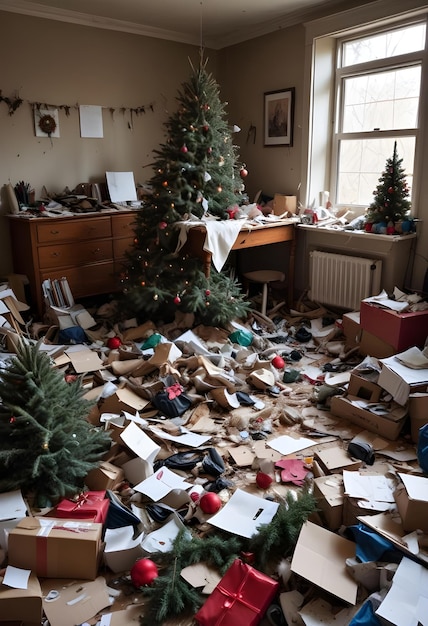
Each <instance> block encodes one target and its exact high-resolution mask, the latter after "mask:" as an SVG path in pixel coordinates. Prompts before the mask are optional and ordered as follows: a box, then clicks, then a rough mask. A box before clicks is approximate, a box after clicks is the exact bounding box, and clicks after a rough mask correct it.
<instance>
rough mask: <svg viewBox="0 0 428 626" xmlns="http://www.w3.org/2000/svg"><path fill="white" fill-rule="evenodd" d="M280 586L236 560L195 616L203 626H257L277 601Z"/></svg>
mask: <svg viewBox="0 0 428 626" xmlns="http://www.w3.org/2000/svg"><path fill="white" fill-rule="evenodd" d="M278 587H279V584H278V582H277V581H275V580H273V578H270V577H269V576H267V575H266V574H263V573H262V572H259V571H258V570H256V569H255V568H254V567H251V565H247V564H246V563H244V562H243V561H241V560H240V559H236V560H235V561H234V562H233V563H232V565H231V566H230V567H229V569H228V570H227V572H226V573H225V575H224V576H223V578H222V579H221V581H220V582H219V583H218V585H217V586H216V587H215V589H214V591H213V592H212V593H211V595H210V596H209V598H208V600H207V601H206V602H205V604H204V605H203V606H202V607H201V608H200V609H199V611H198V612H197V613H196V615H195V620H196V621H197V623H198V624H199V625H200V626H218V625H220V624H221V626H244V625H245V626H256V625H257V624H259V623H260V622H261V620H262V618H263V616H264V614H265V613H266V611H267V609H268V607H269V605H270V604H271V602H272V601H273V599H274V597H275V595H276V593H277V591H278Z"/></svg>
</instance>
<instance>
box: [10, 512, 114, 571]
mask: <svg viewBox="0 0 428 626" xmlns="http://www.w3.org/2000/svg"><path fill="white" fill-rule="evenodd" d="M101 533H102V524H99V523H95V522H86V521H85V522H83V521H79V520H66V519H55V518H47V517H44V518H37V517H27V518H24V519H22V520H21V521H20V522H18V524H17V525H16V526H15V528H14V529H13V530H12V531H11V532H10V534H9V565H13V566H15V567H21V568H23V569H30V570H32V571H33V572H34V573H35V574H36V575H37V576H41V577H49V578H50V577H55V578H83V579H92V580H94V579H95V578H96V576H97V574H98V566H99V560H100V555H101V547H102V546H101Z"/></svg>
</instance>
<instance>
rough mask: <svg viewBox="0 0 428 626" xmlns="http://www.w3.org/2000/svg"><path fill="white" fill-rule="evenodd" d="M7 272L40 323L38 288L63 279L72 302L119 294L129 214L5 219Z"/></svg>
mask: <svg viewBox="0 0 428 626" xmlns="http://www.w3.org/2000/svg"><path fill="white" fill-rule="evenodd" d="M9 218H10V219H9V225H10V235H11V244H12V258H13V269H14V272H15V273H17V274H25V275H26V276H27V277H28V280H29V283H30V292H31V305H32V309H33V310H34V311H35V312H36V313H37V314H38V315H40V317H42V315H43V312H44V309H45V303H44V301H43V295H42V282H43V280H45V279H47V278H51V279H55V278H62V277H63V276H66V277H67V280H68V283H69V285H70V288H71V291H72V293H73V296H74V298H75V299H76V300H77V299H79V298H83V297H86V296H93V295H98V294H103V293H109V292H115V291H118V290H120V281H119V275H120V272H121V271H122V270H123V261H124V257H125V251H126V250H127V249H128V248H130V247H131V245H132V242H133V239H134V221H135V211H120V212H115V213H110V212H107V213H86V214H82V215H76V216H72V217H59V218H50V217H49V218H45V217H40V218H39V217H37V218H29V219H27V218H22V217H19V216H14V215H11V216H9Z"/></svg>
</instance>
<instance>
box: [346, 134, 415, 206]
mask: <svg viewBox="0 0 428 626" xmlns="http://www.w3.org/2000/svg"><path fill="white" fill-rule="evenodd" d="M394 141H395V139H394V138H391V137H389V138H382V139H364V140H356V139H353V140H342V141H341V142H340V145H339V164H338V177H337V194H336V202H337V204H341V205H343V204H345V205H350V204H358V205H362V206H368V205H369V204H370V203H371V202H372V200H373V193H374V192H375V189H376V186H377V184H378V182H379V178H380V177H381V176H382V172H383V171H384V169H385V165H386V161H387V159H389V158H392V155H393V152H394ZM397 153H398V158H399V159H402V162H401V167H402V168H404V173H405V175H406V181H407V184H408V186H409V191H410V194H411V187H412V182H413V161H414V154H415V138H414V137H400V138H397Z"/></svg>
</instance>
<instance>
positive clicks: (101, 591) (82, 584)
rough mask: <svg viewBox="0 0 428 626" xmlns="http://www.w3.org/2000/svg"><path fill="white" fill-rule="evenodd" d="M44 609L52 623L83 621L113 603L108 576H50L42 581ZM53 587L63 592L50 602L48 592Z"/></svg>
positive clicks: (61, 625)
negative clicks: (91, 577) (62, 577)
mask: <svg viewBox="0 0 428 626" xmlns="http://www.w3.org/2000/svg"><path fill="white" fill-rule="evenodd" d="M41 586H42V592H43V598H44V599H43V610H44V612H45V613H46V617H47V618H48V620H49V623H50V626H75V624H82V623H84V622H86V621H88V620H90V619H91V618H92V617H94V616H95V615H96V614H97V613H98V612H99V611H101V610H102V609H105V608H106V607H108V606H110V598H109V595H108V592H107V585H106V580H105V578H104V577H102V576H99V577H98V578H96V579H95V580H94V581H88V580H79V579H77V580H73V581H70V580H66V579H61V578H46V579H44V580H42V581H41ZM52 590H55V591H58V592H59V596H58V597H57V598H56V599H55V600H53V601H52V602H49V601H48V600H46V596H47V595H48V593H49V592H50V591H52Z"/></svg>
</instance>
